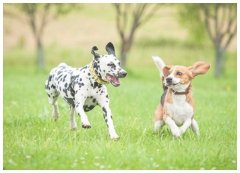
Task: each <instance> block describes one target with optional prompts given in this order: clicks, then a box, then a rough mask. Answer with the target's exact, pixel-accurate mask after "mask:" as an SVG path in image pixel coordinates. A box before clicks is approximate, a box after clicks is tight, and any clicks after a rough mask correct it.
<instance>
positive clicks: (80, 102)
mask: <svg viewBox="0 0 240 173" xmlns="http://www.w3.org/2000/svg"><path fill="white" fill-rule="evenodd" d="M85 100H86V96H84V94H82V93H80V92H79V93H77V94H76V95H75V110H76V112H77V114H78V115H79V116H80V118H81V121H82V128H91V124H90V122H89V121H88V117H87V115H86V113H85V111H84V109H83V106H84V103H85Z"/></svg>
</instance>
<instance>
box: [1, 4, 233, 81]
mask: <svg viewBox="0 0 240 173" xmlns="http://www.w3.org/2000/svg"><path fill="white" fill-rule="evenodd" d="M12 5H13V4H12ZM14 5H15V6H16V8H17V9H19V10H20V11H21V12H22V14H24V15H25V17H26V19H27V24H28V25H29V26H30V28H31V31H32V33H33V36H34V39H35V43H36V50H37V51H36V52H37V53H36V57H37V65H38V67H39V68H40V69H42V68H44V67H45V63H44V44H43V34H44V29H45V27H46V26H47V24H48V23H49V22H51V21H52V20H54V19H56V18H57V17H59V16H61V15H64V14H67V13H69V12H70V11H72V10H75V9H79V8H81V4H54V3H47V4H44V3H41V4H38V3H24V4H14ZM177 7H178V8H177V9H178V19H179V22H180V23H181V24H182V26H184V27H186V28H187V29H188V31H189V33H190V36H192V38H194V39H195V41H197V42H203V41H204V40H206V39H210V40H211V42H212V43H213V46H214V49H215V76H216V77H219V76H221V75H222V74H223V72H224V64H225V59H226V56H225V52H226V49H227V48H228V46H229V44H230V43H231V41H232V40H233V38H234V37H235V36H236V33H237V31H236V30H237V5H236V3H235V4H226V3H225V4H220V3H218V4H180V5H178V6H177ZM113 8H114V9H115V12H116V30H117V32H118V35H119V38H120V42H121V43H120V50H121V51H120V61H121V63H122V65H123V66H126V65H127V58H128V56H127V54H128V52H129V51H130V50H131V48H132V45H133V44H134V38H135V35H136V31H137V30H139V29H140V28H141V26H142V25H144V24H145V23H146V22H147V21H149V20H151V18H152V17H153V16H154V14H155V13H156V12H157V11H158V10H159V8H161V4H146V3H139V4H119V3H115V4H113ZM5 12H6V11H4V13H5Z"/></svg>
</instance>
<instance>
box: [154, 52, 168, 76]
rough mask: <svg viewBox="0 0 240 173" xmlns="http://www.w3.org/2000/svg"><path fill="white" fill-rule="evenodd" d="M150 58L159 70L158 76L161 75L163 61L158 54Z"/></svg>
mask: <svg viewBox="0 0 240 173" xmlns="http://www.w3.org/2000/svg"><path fill="white" fill-rule="evenodd" d="M152 59H153V61H154V63H155V65H156V66H157V68H158V70H159V72H160V76H161V77H163V71H162V70H163V67H164V66H166V65H165V63H164V61H163V60H162V59H161V58H160V57H159V56H152Z"/></svg>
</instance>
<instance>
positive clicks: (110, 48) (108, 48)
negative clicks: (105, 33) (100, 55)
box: [106, 42, 115, 56]
mask: <svg viewBox="0 0 240 173" xmlns="http://www.w3.org/2000/svg"><path fill="white" fill-rule="evenodd" d="M106 51H107V53H108V55H114V56H115V49H114V46H113V44H112V43H111V42H109V43H108V44H107V45H106Z"/></svg>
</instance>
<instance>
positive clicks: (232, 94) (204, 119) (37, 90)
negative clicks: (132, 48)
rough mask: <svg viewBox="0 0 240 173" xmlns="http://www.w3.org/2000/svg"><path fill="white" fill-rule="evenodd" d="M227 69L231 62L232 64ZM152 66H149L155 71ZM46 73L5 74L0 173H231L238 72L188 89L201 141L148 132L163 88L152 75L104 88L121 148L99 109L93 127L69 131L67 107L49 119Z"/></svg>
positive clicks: (139, 74) (142, 73)
mask: <svg viewBox="0 0 240 173" xmlns="http://www.w3.org/2000/svg"><path fill="white" fill-rule="evenodd" d="M230 64H231V63H230ZM152 67H154V65H153V66H152ZM46 77H47V72H44V73H40V72H36V71H35V70H34V68H22V67H17V66H10V65H5V67H4V154H3V156H4V169H236V168H237V166H236V159H237V158H236V157H237V156H236V133H237V131H236V100H237V98H236V69H234V68H233V70H229V71H228V73H227V76H226V77H224V78H220V79H218V80H216V79H214V78H213V75H212V71H210V73H209V74H208V75H205V76H201V77H197V78H196V79H195V80H194V82H193V86H194V87H193V89H194V97H195V100H196V119H197V121H198V122H199V125H200V130H201V136H200V138H197V137H195V136H194V134H193V133H192V131H191V130H188V131H187V133H186V134H185V135H184V136H183V138H182V139H178V140H176V139H173V137H172V135H171V134H170V131H169V129H168V128H167V127H164V128H163V130H162V131H161V132H159V133H158V134H154V133H153V122H152V120H153V112H154V109H155V107H156V105H157V104H158V102H159V98H160V95H161V86H160V81H159V80H158V79H159V76H158V72H157V70H156V69H155V68H148V67H146V68H141V69H140V68H131V72H130V74H129V76H128V77H127V78H126V79H123V80H122V85H121V86H120V87H119V88H114V87H113V86H108V89H109V95H110V98H111V105H110V106H111V109H112V112H113V118H114V123H115V126H116V130H117V132H118V134H119V135H120V137H121V138H120V140H119V141H111V140H110V139H109V137H108V133H107V128H106V125H105V122H104V120H103V117H102V112H101V110H100V108H95V109H94V110H93V111H91V112H90V113H88V117H89V120H90V122H91V124H92V128H91V129H89V130H86V129H82V128H81V127H80V118H77V121H78V126H79V128H78V130H77V131H71V130H70V128H69V115H68V114H69V108H68V106H67V104H66V103H65V102H64V101H62V100H61V99H59V108H60V113H61V117H60V119H59V121H58V122H54V121H52V119H51V106H50V105H49V104H48V101H47V96H46V94H45V92H44V81H45V79H46Z"/></svg>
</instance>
